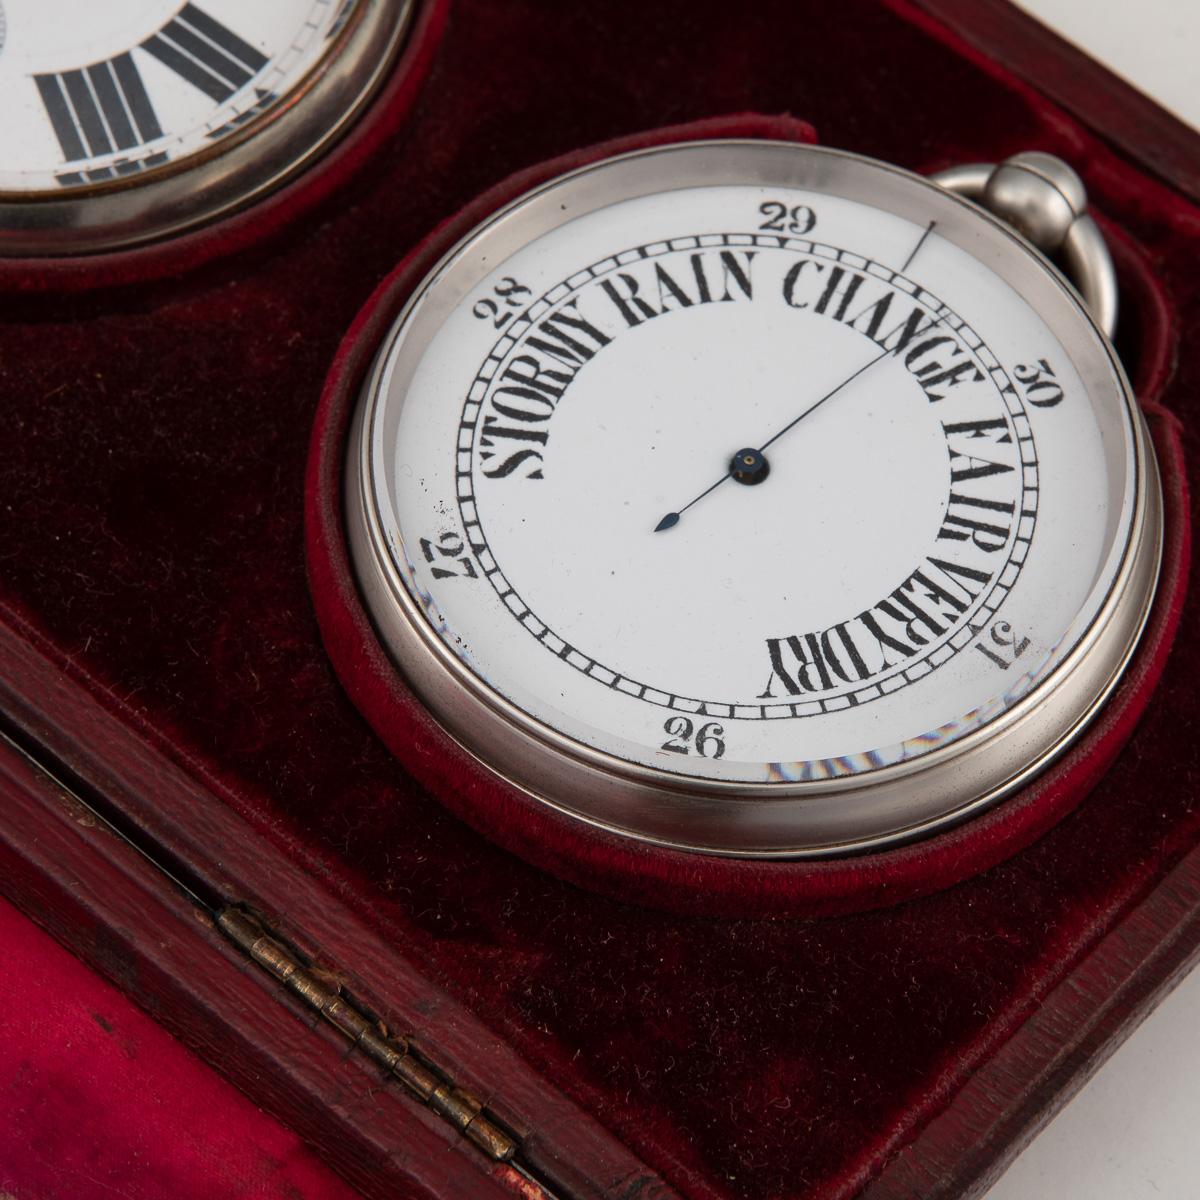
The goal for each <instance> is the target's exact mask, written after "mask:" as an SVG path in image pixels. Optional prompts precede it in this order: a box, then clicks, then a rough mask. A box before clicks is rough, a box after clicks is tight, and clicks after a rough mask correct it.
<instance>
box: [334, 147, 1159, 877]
mask: <svg viewBox="0 0 1200 1200" xmlns="http://www.w3.org/2000/svg"><path fill="white" fill-rule="evenodd" d="M348 500H349V506H348V508H349V514H350V518H349V519H350V528H351V541H352V547H353V552H354V557H355V562H356V567H357V570H358V573H359V577H360V581H361V583H362V585H363V588H364V592H365V594H366V597H367V599H368V602H369V605H370V608H371V612H372V615H373V617H374V619H375V621H376V624H377V626H378V628H379V629H380V631H381V633H382V635H383V637H384V639H385V641H386V642H387V644H388V646H389V648H390V650H391V652H392V654H393V655H394V656H395V657H396V659H397V660H398V662H399V664H400V666H401V667H402V669H403V670H404V672H405V673H406V674H407V676H408V677H409V679H410V680H411V681H412V683H413V685H414V686H415V688H416V690H417V691H418V693H419V694H420V696H421V697H422V698H423V700H424V701H425V702H426V703H427V704H428V705H429V707H430V708H431V709H432V710H433V711H434V712H435V713H436V714H437V715H438V716H439V718H440V719H441V721H442V722H443V723H444V724H445V725H446V727H447V728H448V729H449V730H450V731H451V732H452V733H453V734H454V735H455V737H457V738H458V739H459V740H460V741H461V742H462V743H463V744H464V745H466V746H467V747H468V748H470V749H471V750H472V751H473V752H474V753H475V754H476V755H477V756H478V757H479V758H480V759H481V760H482V761H483V762H485V763H486V764H488V765H489V766H490V767H491V768H492V769H493V770H495V771H496V772H498V773H499V774H501V775H503V776H505V777H507V778H508V779H510V780H512V781H514V782H516V783H517V784H519V785H520V786H521V787H522V788H524V789H525V790H526V791H527V792H528V793H529V794H530V795H531V796H534V797H537V798H538V799H540V800H543V801H545V802H546V803H549V804H552V805H555V806H556V807H559V808H561V809H563V810H565V811H568V812H571V813H574V814H575V815H577V816H580V817H582V818H583V819H586V820H589V821H593V822H596V823H599V824H603V825H605V826H608V827H611V828H614V829H618V830H621V831H623V832H626V833H629V834H631V835H633V836H637V837H641V838H646V839H651V840H655V841H660V842H664V843H669V844H673V845H678V846H683V847H688V848H693V849H700V850H708V851H712V852H717V853H728V854H779V855H785V854H814V853H834V852H839V851H844V850H848V849H853V848H861V847H865V846H869V845H874V844H879V843H883V842H887V841H889V840H892V839H896V838H900V837H910V836H913V835H915V834H916V833H918V832H921V831H925V830H928V829H930V828H933V827H936V826H937V825H938V824H940V823H942V822H945V821H947V820H951V819H958V818H961V817H962V816H963V815H964V814H965V813H967V812H969V811H971V810H972V809H977V808H978V807H980V806H981V805H982V804H984V803H986V802H988V801H991V800H994V799H996V798H997V797H999V796H1001V795H1003V794H1005V793H1006V792H1008V791H1011V790H1012V789H1013V788H1014V787H1015V786H1016V785H1017V784H1018V783H1019V782H1021V781H1022V780H1023V779H1025V778H1027V777H1028V776H1029V774H1030V773H1031V772H1032V771H1034V770H1036V769H1037V768H1038V767H1039V766H1041V765H1044V763H1045V762H1046V761H1047V760H1048V759H1049V757H1050V756H1052V755H1053V754H1055V753H1056V752H1057V751H1058V750H1060V749H1061V748H1062V746H1063V745H1064V744H1065V742H1066V741H1067V740H1068V739H1069V738H1070V737H1071V736H1072V735H1073V733H1074V732H1075V731H1076V730H1077V729H1078V728H1079V727H1080V725H1081V724H1082V723H1083V722H1084V721H1085V720H1086V719H1087V717H1088V716H1089V715H1090V714H1091V713H1092V712H1093V711H1094V709H1095V708H1096V706H1097V705H1098V704H1099V703H1100V701H1101V700H1102V698H1103V697H1104V695H1105V694H1106V693H1107V691H1108V690H1109V689H1110V687H1111V686H1112V684H1113V682H1114V680H1115V678H1116V676H1117V674H1118V673H1119V671H1120V669H1121V667H1122V666H1123V664H1124V662H1125V661H1126V659H1127V657H1128V655H1129V653H1130V651H1131V648H1132V645H1133V643H1134V641H1135V640H1136V637H1137V634H1138V632H1139V631H1140V629H1141V626H1142V624H1143V622H1144V619H1145V616H1146V612H1147V609H1148V605H1149V601H1150V597H1151V594H1152V591H1153V585H1154V578H1155V574H1156V571H1157V561H1158V540H1159V515H1158V514H1159V500H1158V485H1157V479H1156V475H1155V472H1154V464H1153V460H1152V457H1151V454H1150V452H1149V450H1148V443H1147V440H1146V437H1145V434H1144V431H1143V427H1142V423H1141V419H1140V417H1139V416H1138V414H1137V411H1136V408H1135V406H1134V405H1133V403H1132V401H1131V398H1130V395H1129V390H1128V386H1127V384H1126V383H1125V380H1124V377H1123V375H1122V373H1121V370H1120V367H1119V366H1118V364H1117V362H1116V359H1115V357H1114V355H1113V352H1112V350H1111V348H1110V347H1109V345H1108V343H1107V342H1106V341H1105V339H1104V338H1103V337H1102V336H1101V335H1100V334H1099V332H1098V331H1097V330H1096V328H1095V327H1094V325H1093V324H1092V323H1091V321H1090V319H1089V318H1088V316H1087V315H1086V313H1085V312H1084V311H1083V309H1082V307H1081V305H1080V303H1079V301H1078V300H1077V299H1076V298H1075V296H1074V294H1073V293H1072V291H1071V290H1070V289H1069V287H1068V286H1067V285H1066V284H1065V283H1064V282H1063V281H1062V279H1061V278H1060V277H1059V276H1058V275H1057V273H1056V272H1054V271H1053V270H1052V269H1051V268H1050V267H1049V266H1048V265H1047V264H1046V263H1045V262H1044V260H1042V259H1041V258H1040V257H1039V256H1038V255H1037V254H1035V253H1034V252H1033V251H1032V250H1030V249H1029V248H1028V247H1027V246H1026V245H1025V244H1024V243H1023V242H1021V241H1020V239H1018V238H1017V237H1016V236H1015V235H1014V234H1013V233H1012V232H1011V231H1009V230H1008V229H1007V228H1005V227H1003V226H1002V225H1000V224H999V223H998V222H997V221H995V220H994V219H992V218H991V217H989V216H987V215H985V214H983V213H982V212H980V210H978V209H976V208H975V207H974V206H973V205H971V204H969V203H967V202H965V201H962V200H959V199H957V198H955V197H953V196H951V195H949V194H947V193H946V192H944V191H943V190H942V189H940V188H938V187H936V186H935V185H933V184H931V183H928V182H926V181H924V180H921V179H919V178H917V177H915V176H912V175H909V174H907V173H905V172H902V171H899V170H897V169H895V168H891V167H888V166H885V165H883V164H879V163H875V162H871V161H869V160H865V159H861V158H856V157H853V156H850V155H846V154H841V153H837V152H832V151H827V150H817V149H810V148H802V147H796V146H790V145H782V144H774V143H742V142H717V143H701V144H691V145H684V146H672V147H666V148H663V149H659V150H655V151H649V152H644V153H640V154H636V155H630V156H626V157H623V158H619V159H613V160H609V161H608V162H605V163H602V164H600V165H598V166H594V167H591V168H588V169H586V170H583V171H580V172H577V173H575V174H572V175H569V176H566V177H564V178H562V179H560V180H558V181H555V182H554V183H552V184H549V185H547V186H545V187H543V188H541V189H540V190H538V191H536V192H534V193H532V194H530V195H529V196H527V197H525V198H524V199H523V200H521V201H520V202H519V203H517V204H515V205H513V206H511V207H510V208H508V209H507V210H505V211H503V212H502V213H500V214H499V215H498V216H496V217H495V218H493V219H492V220H490V221H489V222H487V223H486V224H485V225H484V226H482V227H481V228H480V229H478V230H477V231H476V232H475V233H474V234H472V235H471V236H470V237H469V238H468V239H467V240H466V241H465V242H464V243H462V244H461V245H460V246H459V247H458V248H457V249H456V250H455V251H454V252H453V253H452V254H450V255H449V256H448V257H447V258H446V259H445V260H444V261H443V263H442V264H441V266H440V267H439V268H438V269H437V270H436V271H435V272H434V273H433V274H432V275H431V276H430V277H429V278H428V279H427V280H426V281H425V283H424V284H423V285H422V286H421V287H420V288H419V289H418V291H417V292H416V294H415V295H414V296H413V298H412V299H411V300H410V302H409V303H408V305H407V307H406V308H405V309H404V311H403V312H402V313H401V314H400V315H399V318H398V319H397V321H396V323H395V325H394V327H393V329H392V331H391V334H390V335H389V337H388V338H387V339H386V340H385V343H384V344H383V346H382V347H381V348H380V350H379V354H378V358H377V362H376V366H375V370H374V374H373V376H372V378H371V379H370V381H369V383H368V386H367V388H366V392H365V396H364V400H363V403H362V405H361V408H360V413H359V420H358V425H357V429H356V433H355V436H354V438H353V439H352V444H351V447H350V454H349V485H348Z"/></svg>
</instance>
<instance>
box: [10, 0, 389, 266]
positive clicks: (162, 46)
mask: <svg viewBox="0 0 1200 1200" xmlns="http://www.w3.org/2000/svg"><path fill="white" fill-rule="evenodd" d="M409 7H410V5H409V3H408V0H391V2H385V0H256V2H255V3H253V4H246V3H239V2H238V0H198V2H197V3H191V2H190V0H189V2H188V3H180V0H105V2H104V3H100V2H98V0H0V111H3V113H4V121H3V123H2V124H0V251H3V252H6V253H10V254H30V253H34V254H36V253H50V252H56V251H70V250H78V249H101V248H108V247H111V246H114V245H123V244H127V243H130V242H134V241H140V240H143V239H145V238H146V237H149V236H155V235H158V234H162V233H164V232H170V231H172V230H175V229H178V228H183V227H186V226H187V225H190V224H194V223H195V222H196V221H198V220H203V219H207V218H209V217H211V216H214V215H217V214H218V213H220V212H222V211H225V210H227V209H228V208H230V207H233V206H234V205H236V204H239V203H244V202H245V201H246V200H247V199H248V198H250V197H252V196H254V195H257V194H259V193H260V192H262V191H264V190H266V189H267V188H269V187H271V186H274V185H275V184H277V183H278V182H279V181H280V180H281V179H283V178H285V177H286V176H287V175H289V174H290V173H292V172H293V171H294V170H296V169H297V168H298V167H299V166H301V165H302V164H303V163H304V162H306V161H307V160H308V159H310V158H311V157H312V156H313V155H314V154H315V153H317V152H318V151H319V150H320V149H321V148H322V147H323V146H324V145H326V144H327V143H328V142H329V141H330V139H331V138H332V137H333V136H335V135H336V133H337V132H338V131H339V130H340V129H341V128H342V127H343V126H344V125H345V123H346V122H347V121H348V120H349V119H350V118H351V117H352V116H353V115H354V113H355V111H356V110H357V108H358V107H359V105H360V104H361V103H362V101H363V100H364V99H365V98H366V96H367V95H368V94H369V93H370V91H371V90H372V88H373V87H374V85H375V83H376V82H377V81H378V79H379V77H380V74H381V72H382V71H383V69H384V68H385V66H386V65H387V63H388V61H389V60H390V57H391V55H392V54H393V52H394V50H395V48H396V46H397V44H398V40H399V38H400V36H401V33H402V30H403V28H404V26H405V24H406V21H407V16H408V10H409Z"/></svg>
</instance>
